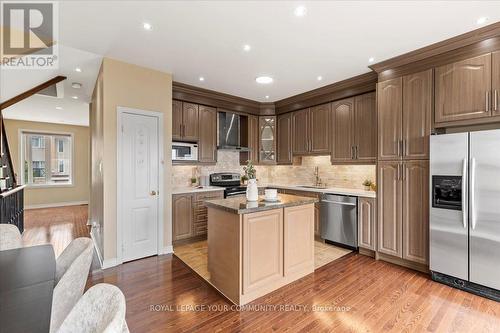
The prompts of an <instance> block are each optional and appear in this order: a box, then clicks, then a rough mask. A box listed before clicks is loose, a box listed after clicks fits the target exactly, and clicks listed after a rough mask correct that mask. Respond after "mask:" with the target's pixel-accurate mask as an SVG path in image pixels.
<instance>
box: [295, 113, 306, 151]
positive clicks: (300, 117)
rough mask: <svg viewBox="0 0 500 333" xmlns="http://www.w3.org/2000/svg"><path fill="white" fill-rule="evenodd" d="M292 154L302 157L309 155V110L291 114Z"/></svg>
mask: <svg viewBox="0 0 500 333" xmlns="http://www.w3.org/2000/svg"><path fill="white" fill-rule="evenodd" d="M292 128H293V138H292V142H293V147H292V150H293V154H294V155H304V154H308V153H309V109H304V110H300V111H295V112H293V113H292Z"/></svg>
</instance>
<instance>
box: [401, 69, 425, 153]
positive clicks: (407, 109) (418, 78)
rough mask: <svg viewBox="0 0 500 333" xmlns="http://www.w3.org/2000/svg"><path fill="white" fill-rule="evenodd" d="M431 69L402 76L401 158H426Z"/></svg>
mask: <svg viewBox="0 0 500 333" xmlns="http://www.w3.org/2000/svg"><path fill="white" fill-rule="evenodd" d="M431 111H432V69H429V70H427V71H424V72H420V73H416V74H412V75H407V76H404V77H403V147H402V150H403V158H404V159H407V160H411V159H428V158H429V136H430V135H431V116H432V112H431Z"/></svg>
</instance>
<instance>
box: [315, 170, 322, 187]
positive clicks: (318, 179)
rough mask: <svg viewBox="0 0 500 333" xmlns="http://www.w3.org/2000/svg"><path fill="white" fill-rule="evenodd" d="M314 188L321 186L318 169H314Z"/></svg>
mask: <svg viewBox="0 0 500 333" xmlns="http://www.w3.org/2000/svg"><path fill="white" fill-rule="evenodd" d="M314 178H315V180H314V186H321V178H319V167H317V166H315V167H314Z"/></svg>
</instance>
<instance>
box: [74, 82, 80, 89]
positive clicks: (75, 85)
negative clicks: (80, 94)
mask: <svg viewBox="0 0 500 333" xmlns="http://www.w3.org/2000/svg"><path fill="white" fill-rule="evenodd" d="M71 87H73V88H75V89H80V88H81V87H82V84H81V83H80V82H73V83H72V84H71Z"/></svg>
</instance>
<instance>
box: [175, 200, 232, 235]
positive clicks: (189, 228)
mask: <svg viewBox="0 0 500 333" xmlns="http://www.w3.org/2000/svg"><path fill="white" fill-rule="evenodd" d="M223 197H224V192H223V191H213V192H201V193H194V194H193V193H186V194H174V195H173V196H172V225H173V241H174V242H175V241H180V240H188V239H189V238H195V237H201V236H204V235H206V234H207V222H208V216H207V207H206V206H205V204H204V201H206V200H213V199H222V198H223Z"/></svg>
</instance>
